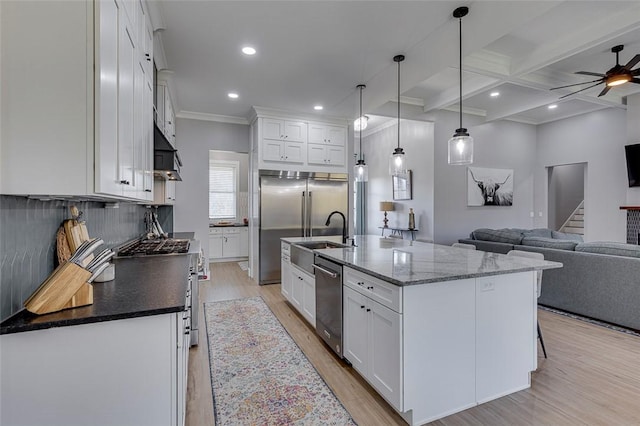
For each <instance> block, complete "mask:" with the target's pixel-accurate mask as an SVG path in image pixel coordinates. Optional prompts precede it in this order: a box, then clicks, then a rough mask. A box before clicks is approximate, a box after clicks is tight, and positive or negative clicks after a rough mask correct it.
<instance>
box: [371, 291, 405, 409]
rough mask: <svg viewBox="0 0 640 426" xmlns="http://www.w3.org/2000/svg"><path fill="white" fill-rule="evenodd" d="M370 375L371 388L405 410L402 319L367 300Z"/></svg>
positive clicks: (387, 309) (389, 310) (395, 313)
mask: <svg viewBox="0 0 640 426" xmlns="http://www.w3.org/2000/svg"><path fill="white" fill-rule="evenodd" d="M366 306H367V307H366V309H365V310H368V309H371V311H370V312H367V313H368V314H369V318H368V320H369V331H368V335H369V348H368V349H369V351H368V355H369V362H368V364H369V366H368V367H369V374H368V379H369V382H370V383H371V385H372V386H373V387H374V388H376V390H377V391H378V392H380V394H381V395H382V396H384V397H385V398H386V399H387V401H389V403H390V404H391V405H393V406H394V407H395V408H396V409H398V410H400V411H402V405H401V401H402V346H401V344H400V338H401V336H402V316H401V315H400V314H398V313H397V312H394V311H392V310H391V309H389V308H387V307H386V306H382V305H381V304H379V303H377V302H374V301H373V300H371V299H368V298H367V301H366Z"/></svg>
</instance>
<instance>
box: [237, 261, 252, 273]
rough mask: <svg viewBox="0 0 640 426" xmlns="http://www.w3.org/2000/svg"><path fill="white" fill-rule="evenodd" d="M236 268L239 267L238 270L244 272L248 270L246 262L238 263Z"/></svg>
mask: <svg viewBox="0 0 640 426" xmlns="http://www.w3.org/2000/svg"><path fill="white" fill-rule="evenodd" d="M238 266H239V267H240V269H242V270H243V271H246V270H247V269H249V262H247V261H246V260H245V261H243V262H238Z"/></svg>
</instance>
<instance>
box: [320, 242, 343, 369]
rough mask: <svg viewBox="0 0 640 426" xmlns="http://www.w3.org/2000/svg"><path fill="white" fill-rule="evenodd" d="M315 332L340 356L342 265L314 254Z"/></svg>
mask: <svg viewBox="0 0 640 426" xmlns="http://www.w3.org/2000/svg"><path fill="white" fill-rule="evenodd" d="M313 269H314V270H315V275H316V333H318V336H320V337H321V338H322V340H324V341H325V342H326V343H327V345H329V347H331V349H333V351H334V352H335V353H336V354H338V356H339V357H340V358H342V265H340V264H338V263H335V262H332V261H330V260H327V259H324V258H322V257H320V256H318V255H317V254H316V256H315V261H314V263H313Z"/></svg>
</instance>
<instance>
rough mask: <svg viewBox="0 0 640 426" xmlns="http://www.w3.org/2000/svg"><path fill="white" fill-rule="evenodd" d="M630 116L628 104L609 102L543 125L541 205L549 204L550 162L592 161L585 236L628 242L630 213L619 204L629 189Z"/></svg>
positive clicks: (537, 179)
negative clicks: (616, 105) (626, 147)
mask: <svg viewBox="0 0 640 426" xmlns="http://www.w3.org/2000/svg"><path fill="white" fill-rule="evenodd" d="M626 121H627V114H626V112H625V111H624V110H622V109H615V108H608V109H604V110H600V111H595V112H592V113H589V114H583V115H579V116H576V117H572V118H567V119H565V120H559V121H554V122H552V123H547V124H543V125H540V126H538V149H537V153H536V155H537V160H536V175H535V192H534V193H535V200H534V202H535V206H536V210H537V211H544V212H546V210H547V186H548V183H547V172H546V170H545V167H549V166H556V165H561V164H572V163H587V178H586V182H585V240H587V241H601V240H608V241H618V242H626V214H625V212H624V211H622V210H620V209H619V207H620V206H621V205H624V204H625V203H626V198H627V189H628V181H627V175H626V173H627V170H626V162H625V156H624V145H626V144H627V135H626V130H627V123H626ZM639 136H640V135H639ZM638 142H640V140H638ZM546 217H547V215H546V214H544V215H543V217H542V218H539V217H536V221H535V224H536V226H546V225H547V223H546Z"/></svg>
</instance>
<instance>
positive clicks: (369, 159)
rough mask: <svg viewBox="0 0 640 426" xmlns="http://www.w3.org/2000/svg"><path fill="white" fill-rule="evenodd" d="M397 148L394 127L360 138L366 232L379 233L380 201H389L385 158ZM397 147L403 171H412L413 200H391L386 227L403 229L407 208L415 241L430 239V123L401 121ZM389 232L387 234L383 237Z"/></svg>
mask: <svg viewBox="0 0 640 426" xmlns="http://www.w3.org/2000/svg"><path fill="white" fill-rule="evenodd" d="M397 145H398V126H397V124H393V125H392V126H390V127H386V128H383V129H382V130H379V131H376V132H375V133H373V134H367V133H366V132H365V137H364V138H363V139H362V150H363V152H364V154H365V161H366V163H367V165H369V182H368V183H367V233H368V234H378V235H379V234H380V229H378V227H379V226H382V224H383V223H382V219H383V217H384V213H382V212H380V211H379V206H380V201H393V193H392V187H391V176H389V156H390V155H391V153H392V152H393V150H394V149H395V148H396V147H397ZM400 146H401V147H402V148H403V149H404V152H405V155H406V157H407V168H408V169H410V170H411V171H412V172H413V199H412V200H403V201H394V208H395V210H394V211H393V212H389V214H388V219H389V226H393V227H399V228H406V227H407V226H408V222H409V208H413V211H414V213H415V216H416V228H418V229H419V232H418V233H417V234H416V238H424V239H433V217H434V215H433V187H434V185H433V182H434V178H433V170H434V169H433V123H429V122H422V121H413V120H401V122H400ZM388 233H389V231H387V234H388Z"/></svg>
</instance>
